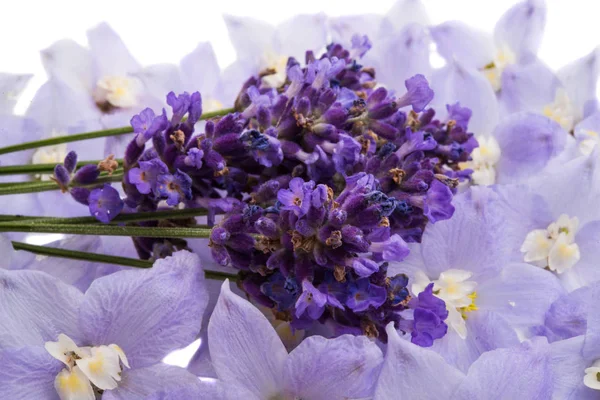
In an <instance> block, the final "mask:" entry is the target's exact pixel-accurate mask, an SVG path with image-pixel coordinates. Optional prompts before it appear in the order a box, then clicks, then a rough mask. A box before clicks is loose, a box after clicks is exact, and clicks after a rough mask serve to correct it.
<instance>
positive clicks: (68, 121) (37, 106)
mask: <svg viewBox="0 0 600 400" xmlns="http://www.w3.org/2000/svg"><path fill="white" fill-rule="evenodd" d="M25 115H27V116H28V117H29V118H32V119H34V120H35V121H36V122H37V123H39V124H40V125H42V126H43V127H44V128H46V130H47V131H48V133H47V134H48V135H50V134H52V131H54V134H56V135H64V134H66V133H67V132H66V131H67V129H68V128H69V127H70V126H72V125H76V124H77V123H79V122H80V121H85V120H94V119H98V118H99V117H100V110H99V109H98V107H97V106H96V104H95V103H94V101H93V99H92V96H90V95H89V94H88V93H85V92H77V91H75V90H73V89H72V88H71V87H70V86H69V85H67V84H65V83H64V82H62V81H61V80H59V79H50V80H49V81H48V82H46V83H44V84H43V85H42V87H40V88H39V90H38V91H37V92H36V94H35V96H34V97H33V100H32V101H31V104H30V105H29V107H28V108H27V111H26V114H25ZM81 132H83V131H81ZM86 144H87V143H86Z"/></svg>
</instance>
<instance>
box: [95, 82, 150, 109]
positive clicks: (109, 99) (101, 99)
mask: <svg viewBox="0 0 600 400" xmlns="http://www.w3.org/2000/svg"><path fill="white" fill-rule="evenodd" d="M140 92H141V83H140V81H139V80H138V79H136V78H133V77H128V76H105V77H103V78H102V79H100V80H99V81H98V82H97V83H96V90H95V91H94V100H95V101H96V103H97V104H98V105H99V106H100V107H101V108H102V107H106V106H107V103H108V105H110V106H113V107H121V108H127V107H133V106H135V105H136V104H137V102H138V97H139V95H140Z"/></svg>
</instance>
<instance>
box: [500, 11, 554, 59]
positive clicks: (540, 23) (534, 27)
mask: <svg viewBox="0 0 600 400" xmlns="http://www.w3.org/2000/svg"><path fill="white" fill-rule="evenodd" d="M545 26H546V4H545V1H544V0H525V1H523V2H521V3H518V4H516V5H515V6H513V7H511V8H510V9H509V10H508V11H507V12H505V13H504V15H502V17H500V19H499V20H498V22H497V23H496V27H495V29H494V40H495V42H496V45H497V46H498V47H502V46H503V45H507V46H508V47H509V48H510V49H511V50H512V51H513V52H514V53H515V54H516V55H517V56H527V55H529V54H536V53H537V51H538V48H539V47H540V44H541V42H542V36H543V35H544V28H545Z"/></svg>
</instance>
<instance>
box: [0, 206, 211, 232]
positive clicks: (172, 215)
mask: <svg viewBox="0 0 600 400" xmlns="http://www.w3.org/2000/svg"><path fill="white" fill-rule="evenodd" d="M206 214H207V210H206V209H204V208H185V209H183V210H164V211H149V212H137V213H130V214H119V215H117V216H116V217H115V218H114V219H113V220H112V221H110V223H111V224H120V223H124V222H142V221H160V220H164V219H184V218H190V217H198V216H202V215H206ZM6 222H14V223H21V222H22V223H27V224H40V223H41V224H100V223H101V222H100V221H98V220H97V219H96V218H94V217H70V218H58V217H39V216H26V215H0V224H2V223H6ZM196 227H198V228H205V229H209V227H208V226H207V225H196Z"/></svg>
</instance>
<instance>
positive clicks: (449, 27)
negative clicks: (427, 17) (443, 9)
mask: <svg viewBox="0 0 600 400" xmlns="http://www.w3.org/2000/svg"><path fill="white" fill-rule="evenodd" d="M430 32H431V37H432V39H433V41H434V42H435V44H436V46H437V47H436V48H437V51H438V53H439V54H440V55H441V56H442V57H444V58H445V59H446V60H448V61H450V62H451V61H452V60H457V61H458V62H460V63H461V64H463V65H465V66H469V67H471V68H483V67H485V66H486V65H488V64H489V63H490V62H492V61H493V60H494V56H495V54H494V51H495V49H494V43H493V41H492V38H491V37H490V35H489V34H487V33H485V32H481V31H478V30H476V29H474V28H471V27H470V26H468V25H467V24H465V23H463V22H460V21H447V22H444V23H442V24H439V25H436V26H432V27H431V28H430Z"/></svg>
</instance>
